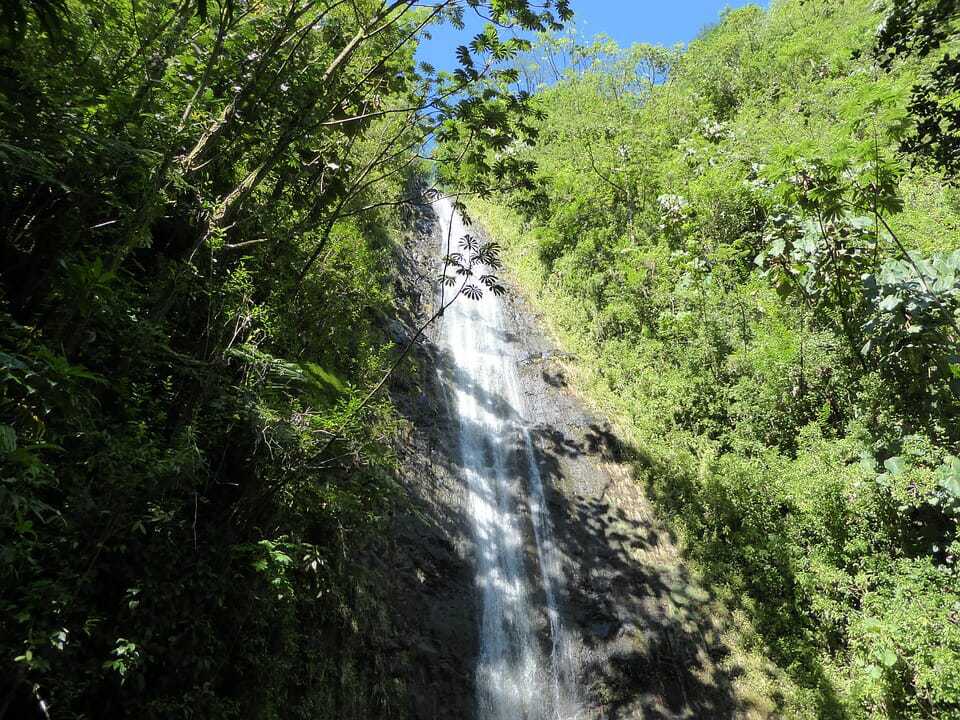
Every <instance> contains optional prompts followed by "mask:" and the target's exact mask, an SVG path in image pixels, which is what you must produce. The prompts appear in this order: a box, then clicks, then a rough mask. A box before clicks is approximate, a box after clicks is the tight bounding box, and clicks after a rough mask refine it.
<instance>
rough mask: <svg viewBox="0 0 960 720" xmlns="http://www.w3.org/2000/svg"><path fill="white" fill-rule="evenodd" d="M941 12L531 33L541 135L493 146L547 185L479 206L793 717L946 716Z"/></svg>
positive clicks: (950, 465) (949, 353)
mask: <svg viewBox="0 0 960 720" xmlns="http://www.w3.org/2000/svg"><path fill="white" fill-rule="evenodd" d="M957 18H958V6H957V3H955V2H949V1H939V2H933V1H930V2H925V1H921V2H901V1H900V0H898V1H897V2H894V3H892V4H890V5H889V6H887V7H874V6H871V4H870V3H869V2H868V1H867V0H842V1H841V0H830V1H818V0H774V2H773V3H772V6H771V8H770V9H769V10H768V11H767V10H763V9H761V8H758V7H747V8H744V9H741V10H737V11H729V12H726V13H725V14H724V16H723V19H722V21H721V22H720V23H719V24H718V25H716V26H714V27H711V28H709V29H707V30H706V31H704V32H703V33H702V34H701V36H700V37H699V38H698V39H697V40H696V41H695V42H693V43H692V44H691V45H690V46H689V47H688V48H686V49H685V50H682V51H681V50H676V49H665V48H659V47H649V46H635V47H632V48H629V49H621V48H618V47H617V46H616V45H615V44H613V43H612V42H610V41H608V40H605V39H603V38H599V39H597V40H595V41H591V42H584V41H582V40H580V39H579V38H578V37H577V36H576V35H564V36H550V37H544V38H543V39H542V41H541V42H540V44H539V46H538V47H537V48H536V50H535V52H534V53H533V54H532V55H530V56H528V57H526V58H525V59H524V60H522V61H521V62H520V63H519V65H518V69H519V70H520V71H521V78H522V79H523V80H524V81H525V82H526V83H528V88H529V89H531V90H535V91H536V97H535V106H536V107H537V108H538V109H539V110H540V112H541V117H540V119H539V121H538V122H537V123H536V124H535V129H536V130H538V131H539V137H540V142H539V143H538V145H537V146H536V147H535V148H520V147H517V148H508V149H506V151H505V152H504V154H505V155H510V156H515V157H518V158H522V159H523V160H525V161H531V162H536V163H537V165H538V166H539V169H538V171H537V173H538V174H537V176H538V188H537V190H536V191H535V192H529V191H512V192H507V193H503V194H500V195H497V196H495V197H494V198H492V199H488V200H486V201H484V202H474V203H473V209H474V212H475V214H476V215H478V216H480V217H481V218H482V219H483V220H484V222H485V224H486V225H487V226H488V228H489V229H490V230H491V231H492V232H493V234H494V235H495V236H497V237H498V238H499V239H500V240H502V241H503V242H504V245H505V246H506V247H507V248H508V252H507V256H508V257H507V261H508V263H509V264H511V265H512V266H513V268H514V270H515V272H516V275H517V277H518V279H519V280H520V282H521V284H522V285H524V286H525V287H526V288H527V289H528V290H529V292H530V294H531V296H532V297H533V299H534V302H535V303H537V304H538V305H539V306H540V307H541V308H542V309H543V310H544V311H545V313H546V315H547V317H548V318H549V320H550V321H551V323H552V325H553V327H554V329H555V330H556V331H557V332H558V334H559V335H560V337H561V338H562V340H563V341H564V342H565V343H566V344H567V345H568V348H569V349H571V350H574V351H575V352H576V353H577V355H578V356H579V358H580V362H579V367H580V372H581V373H582V376H583V381H584V387H585V388H586V390H587V392H589V393H590V394H591V395H592V397H593V398H594V399H595V400H596V401H597V402H598V403H599V404H600V405H601V407H603V408H604V409H605V410H607V411H609V412H611V413H612V414H614V415H615V416H616V417H618V418H619V420H620V427H621V431H622V434H623V441H624V443H625V445H626V446H627V448H628V450H629V452H630V454H631V457H632V458H633V460H634V464H635V469H636V477H637V479H638V481H640V482H643V483H645V485H646V487H647V488H648V490H649V492H650V494H651V496H652V497H653V499H654V500H655V502H656V503H657V504H658V505H659V507H660V508H661V509H662V510H663V511H664V512H665V514H666V515H668V516H669V517H670V518H672V521H673V524H674V527H675V528H676V529H677V531H678V532H679V533H680V534H681V535H682V537H683V539H684V542H685V546H686V548H687V550H688V552H689V553H690V555H691V556H692V557H693V558H695V560H696V561H697V563H698V565H699V566H700V567H701V568H702V569H703V571H704V573H705V575H706V577H707V579H708V580H709V581H710V582H711V584H712V586H713V588H714V589H715V590H716V592H718V593H720V594H721V595H724V596H726V597H727V598H729V600H730V602H732V603H734V604H739V605H740V606H742V608H743V609H744V610H745V611H746V613H747V615H748V616H749V617H750V618H752V620H753V622H754V623H755V625H756V627H757V629H758V630H759V633H760V637H761V638H762V641H763V648H762V650H763V651H765V652H768V653H770V655H771V656H772V658H773V659H774V660H775V661H776V662H777V663H778V664H779V665H780V666H781V667H783V668H784V669H786V670H787V671H788V673H789V675H790V676H791V678H792V680H793V681H794V682H795V683H796V686H797V688H798V689H797V690H796V691H795V692H790V693H787V692H786V688H784V693H783V695H784V697H783V698H782V701H783V703H784V705H785V707H784V708H783V710H782V712H783V714H784V715H785V716H788V717H833V718H880V717H885V718H887V717H888V718H934V717H936V718H960V569H958V560H957V559H958V557H960V538H958V535H957V521H958V518H960V459H958V457H957V456H958V455H960V424H958V421H960V392H958V391H960V388H958V385H960V356H958V352H957V351H958V342H960V331H958V322H960V192H958V189H957V186H956V184H955V181H956V170H957V157H958V156H957V148H958V147H960V146H958V144H957V143H958V141H960V122H958V117H960V109H958V108H960V106H958V95H957V89H958V87H960V75H958V65H957V60H956V57H957V54H956V53H957V49H958V46H960V43H958V31H960V22H958V19H957ZM878 27H879V30H878ZM465 172H467V173H468V174H469V173H470V172H472V168H471V167H467V168H466V169H465Z"/></svg>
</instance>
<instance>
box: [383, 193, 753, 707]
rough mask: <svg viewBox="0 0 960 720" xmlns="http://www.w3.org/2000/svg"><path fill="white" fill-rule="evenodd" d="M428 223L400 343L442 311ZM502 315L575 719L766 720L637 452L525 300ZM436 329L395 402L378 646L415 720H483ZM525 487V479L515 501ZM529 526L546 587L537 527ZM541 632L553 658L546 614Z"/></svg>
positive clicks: (455, 462)
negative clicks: (604, 416)
mask: <svg viewBox="0 0 960 720" xmlns="http://www.w3.org/2000/svg"><path fill="white" fill-rule="evenodd" d="M417 224H418V232H417V233H416V234H415V236H414V237H413V238H411V240H410V242H409V243H408V245H407V246H406V247H405V248H404V249H403V251H402V253H401V257H400V258H398V261H399V262H402V263H404V264H405V266H406V270H405V278H404V279H403V280H402V281H401V283H400V287H398V290H400V289H402V290H403V294H404V296H405V297H406V299H407V305H408V310H409V314H408V316H407V317H402V318H400V319H399V320H398V321H397V322H396V323H395V324H392V325H391V326H389V327H388V331H389V332H390V333H391V334H393V335H395V336H396V339H397V340H400V339H402V338H406V337H412V332H411V331H410V330H409V329H410V328H413V327H417V326H418V325H419V324H420V323H421V322H422V320H423V319H425V318H426V317H429V314H430V309H431V308H430V303H431V298H432V296H433V294H432V283H433V281H434V278H435V277H436V274H437V273H436V268H437V265H438V262H439V260H438V257H437V256H438V253H437V248H438V247H439V245H440V242H439V239H440V238H439V234H438V233H439V228H438V227H437V226H436V223H435V221H433V220H432V219H431V217H430V214H429V212H428V211H426V210H425V211H424V212H423V213H421V214H420V216H419V219H418V220H417ZM460 302H469V300H467V299H465V298H461V300H460ZM504 311H505V313H504V314H505V315H506V316H507V317H508V318H509V322H508V327H507V331H506V333H505V337H506V338H507V340H508V341H509V342H510V343H512V344H515V346H516V348H515V352H512V355H513V356H514V357H516V358H517V367H518V371H519V375H520V382H521V392H522V394H523V396H524V403H525V406H526V415H527V417H526V418H525V421H526V425H527V426H528V427H529V428H530V430H531V435H532V437H533V440H534V445H535V453H536V462H537V464H538V467H539V469H540V474H541V476H542V479H543V483H544V486H545V496H546V497H545V499H546V505H547V508H548V509H549V513H550V516H551V522H552V525H553V536H554V540H555V544H556V550H557V552H558V554H559V557H560V565H561V575H562V577H561V578H560V580H561V582H560V583H559V586H558V587H556V591H557V595H558V598H559V606H560V612H561V615H562V617H563V622H564V625H565V627H566V628H567V629H568V631H569V633H570V635H572V636H573V642H574V644H575V652H576V656H577V660H578V666H579V682H580V685H581V687H582V688H583V691H582V695H583V702H584V705H585V707H583V708H582V709H581V710H580V712H579V713H578V714H577V720H590V719H592V718H597V719H599V718H605V719H612V718H621V719H622V718H638V719H639V718H661V719H667V718H708V717H709V718H720V719H722V718H735V717H752V718H760V717H765V716H768V715H769V714H770V713H771V712H772V706H770V705H769V704H767V703H765V702H764V701H763V700H762V699H760V700H746V699H744V698H743V697H742V693H740V692H739V691H738V689H737V688H736V687H735V679H736V677H737V675H738V674H740V672H741V669H740V668H738V667H737V664H736V662H735V661H733V660H731V659H730V657H731V648H730V647H729V637H730V635H731V624H730V623H731V621H730V620H729V618H727V617H726V616H725V615H724V614H723V613H719V612H717V603H715V602H714V601H713V600H712V597H711V595H710V593H709V592H707V591H706V590H705V589H704V588H702V587H701V586H700V585H699V584H698V583H697V582H696V580H695V579H694V578H693V577H691V575H690V573H689V572H688V571H687V570H686V569H685V567H684V565H683V563H682V562H681V558H680V556H679V553H678V552H677V550H676V548H675V546H674V543H673V540H672V538H671V536H670V533H669V532H668V531H667V530H666V529H665V528H664V527H662V526H661V525H660V524H659V523H658V522H657V521H656V519H655V517H654V515H653V513H652V510H651V508H650V506H649V504H648V502H647V500H646V499H645V497H644V495H643V491H642V488H641V487H640V486H639V484H638V483H636V482H634V480H633V479H632V478H631V477H630V473H629V470H628V465H626V464H625V462H624V460H625V458H632V459H634V460H635V456H636V452H635V451H634V450H632V449H631V448H628V447H625V446H624V444H623V443H622V442H621V441H620V439H619V438H618V437H617V435H616V433H615V432H614V431H613V429H612V428H611V426H609V425H608V424H606V423H604V422H603V421H602V420H599V419H597V418H596V417H594V416H593V414H592V413H590V412H588V411H587V410H586V409H585V404H584V403H583V402H582V401H581V400H580V399H579V398H578V397H577V396H576V395H575V394H574V392H573V390H572V388H571V383H570V381H569V377H570V375H571V368H572V367H573V366H572V365H570V363H572V362H575V361H576V360H575V358H573V357H572V356H570V355H569V354H565V353H561V352H558V351H557V349H556V348H555V347H554V345H553V343H552V342H551V341H550V340H549V338H548V337H547V336H546V334H545V333H544V331H543V329H542V323H541V322H540V321H539V320H538V318H537V317H536V316H535V314H534V313H533V312H531V310H530V309H529V307H528V305H527V304H526V303H525V302H524V300H523V299H522V297H521V295H520V293H519V292H518V291H517V290H516V288H513V289H512V290H511V292H510V294H509V296H508V298H507V299H506V304H505V307H504ZM436 333H437V328H431V329H430V330H429V331H428V332H427V334H426V337H425V338H424V339H423V340H422V341H420V342H419V343H418V346H417V348H416V350H415V352H414V354H413V357H414V359H415V361H416V362H417V363H418V364H419V366H420V371H419V372H418V373H414V374H410V375H407V376H405V377H402V378H398V380H397V381H396V382H395V383H394V388H393V397H394V401H395V403H396V404H397V405H398V407H399V408H400V410H401V412H402V413H403V414H404V415H405V417H406V419H407V420H408V421H409V423H410V425H409V433H408V435H407V438H406V441H405V443H404V445H403V447H400V448H398V454H399V455H400V461H401V465H402V472H401V474H400V477H399V478H398V481H399V485H400V490H401V493H402V499H403V501H402V502H401V503H400V507H401V510H400V511H399V512H398V513H397V514H396V516H395V517H394V518H392V521H391V524H390V533H389V534H388V536H386V537H385V538H384V539H383V541H382V542H381V543H378V544H377V546H376V547H375V548H373V549H372V550H371V553H372V554H373V555H375V556H376V557H371V558H370V562H372V563H374V564H376V565H378V566H379V567H380V570H379V572H380V576H381V577H382V578H383V582H384V584H385V588H384V592H385V595H386V597H387V612H389V613H391V614H392V615H393V622H392V625H393V626H394V627H395V628H396V635H395V637H391V638H384V639H383V643H382V644H383V652H384V654H385V655H386V656H388V657H389V659H388V660H387V662H388V663H389V664H390V666H391V667H392V668H393V671H394V672H395V673H396V676H397V680H398V682H400V683H402V684H403V685H404V686H405V690H406V693H407V695H408V697H409V716H410V717H412V718H417V719H422V720H428V719H429V720H443V719H447V718H449V719H450V720H453V719H456V720H470V719H472V718H475V717H476V710H475V699H474V698H475V690H476V688H475V672H476V663H477V654H478V629H479V603H478V597H477V588H476V582H475V558H476V552H477V549H476V548H475V547H474V546H473V540H472V539H471V534H470V527H471V526H470V523H469V519H468V517H467V515H466V512H465V510H466V508H465V502H466V488H465V486H464V479H463V477H462V473H461V471H460V467H459V449H458V447H457V418H455V417H454V416H453V414H452V409H451V405H452V404H451V402H450V396H449V393H450V389H449V386H448V384H447V383H448V380H449V378H450V377H451V375H452V373H453V370H454V369H453V368H451V367H450V359H449V357H448V356H445V354H444V353H443V352H441V351H440V350H439V349H438V346H437V345H436V344H435V343H434V340H433V339H434V338H436V337H437V334H436ZM525 491H526V487H525V486H524V481H523V478H522V473H521V474H520V477H519V478H518V492H521V493H522V492H525ZM525 522H526V525H527V527H526V536H527V546H528V547H527V552H526V558H527V561H528V563H529V574H530V576H531V578H533V579H534V580H535V579H536V577H537V573H538V572H539V568H538V567H537V562H536V552H535V548H534V541H533V533H532V526H531V525H530V519H529V518H528V517H527V518H525ZM531 584H536V583H533V582H532V583H531ZM532 592H537V590H536V588H534V589H533V590H532ZM539 623H540V628H541V631H540V636H541V637H540V641H541V643H542V646H543V647H544V648H548V647H549V644H550V638H549V632H548V631H547V627H548V623H547V621H546V618H545V617H541V618H539ZM734 656H736V654H735V653H734ZM725 658H726V659H725ZM517 720H522V719H520V718H518V719H517ZM562 720H573V718H569V719H568V718H563V719H562Z"/></svg>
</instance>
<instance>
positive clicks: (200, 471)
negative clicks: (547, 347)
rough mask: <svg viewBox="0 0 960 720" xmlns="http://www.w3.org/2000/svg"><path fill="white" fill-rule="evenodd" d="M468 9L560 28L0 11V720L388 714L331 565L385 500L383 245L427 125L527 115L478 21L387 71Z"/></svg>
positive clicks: (507, 48)
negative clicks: (441, 48) (440, 67)
mask: <svg viewBox="0 0 960 720" xmlns="http://www.w3.org/2000/svg"><path fill="white" fill-rule="evenodd" d="M474 11H476V12H480V13H482V14H483V15H484V16H485V17H489V18H490V19H492V20H493V21H496V22H498V23H499V24H500V25H504V26H507V25H512V26H520V27H523V28H527V29H528V30H539V31H543V30H546V29H548V28H558V27H559V23H560V22H561V21H563V20H565V19H567V18H568V17H569V10H568V8H567V3H566V2H565V1H564V0H558V1H557V2H550V3H546V4H545V5H544V4H543V3H541V4H538V5H536V6H532V5H529V4H528V3H527V2H525V1H523V0H509V1H500V0H497V2H493V3H490V2H480V3H478V2H470V3H469V4H467V3H464V2H456V1H454V0H444V1H438V2H434V3H427V4H422V3H416V2H413V1H412V0H394V1H393V2H380V1H379V0H355V1H351V2H344V1H343V0H302V1H300V0H265V1H263V2H259V1H257V2H253V1H251V2H246V1H242V0H241V1H237V2H233V1H232V0H226V2H220V1H217V2H207V1H206V0H199V2H197V3H194V2H192V0H184V1H183V2H178V3H166V2H155V1H152V0H147V2H131V3H128V2H124V1H122V0H105V1H104V2H96V3H93V2H80V1H74V0H30V1H29V2H17V0H5V2H4V3H3V6H2V11H0V22H2V27H0V185H2V192H0V227H2V231H0V232H2V243H0V577H2V578H3V582H2V585H0V718H8V717H18V718H19V717H26V716H28V714H29V716H33V715H34V714H36V715H42V714H43V715H45V714H49V717H53V718H61V717H63V718H66V717H128V716H135V717H139V718H171V717H199V718H211V719H212V718H229V717H244V718H254V717H262V718H272V717H285V718H293V717H309V718H333V717H336V718H345V717H362V718H368V717H376V716H378V717H403V716H404V714H405V712H406V708H407V702H408V701H407V700H406V699H405V696H404V692H403V687H402V679H403V673H402V667H401V668H400V670H399V671H398V668H397V667H392V668H388V667H384V666H383V663H382V662H381V660H380V658H379V657H378V656H377V654H376V653H374V652H372V651H368V647H367V646H369V645H370V644H371V643H374V642H376V640H377V638H378V637H380V636H381V635H382V634H383V632H385V626H388V625H389V623H390V616H389V613H387V612H386V609H385V608H384V607H382V604H383V597H382V593H379V591H380V588H378V587H374V586H373V582H374V581H372V580H370V579H367V578H365V575H364V571H363V568H362V563H359V562H358V561H357V557H358V552H359V549H360V548H361V547H363V544H364V543H365V542H366V540H367V539H368V538H369V537H370V536H371V534H372V533H373V531H374V530H375V529H376V528H377V527H378V523H379V522H381V519H382V517H383V516H384V514H385V513H386V512H387V511H388V510H389V509H390V507H391V506H392V504H393V502H394V494H395V493H394V471H395V463H394V461H393V459H392V450H391V448H392V447H393V443H394V439H393V438H394V436H395V429H396V427H397V423H398V422H399V420H398V415H397V413H396V412H395V411H394V410H393V409H392V407H391V403H390V400H389V398H387V397H385V396H383V395H379V394H376V393H375V391H376V390H377V389H379V388H380V387H382V386H383V383H382V380H383V379H384V377H385V376H386V373H387V372H388V371H389V370H390V369H391V368H392V367H393V366H395V365H396V364H397V362H398V357H399V349H398V348H396V347H395V346H394V344H393V343H392V342H391V339H390V336H389V335H388V334H387V333H385V332H384V329H385V328H389V327H390V324H389V322H388V320H389V318H391V317H393V316H395V315H396V313H397V312H398V307H397V305H398V302H399V299H398V298H397V297H396V296H395V292H394V288H395V287H396V279H397V274H398V272H399V271H400V269H399V267H398V257H399V255H398V253H397V252H396V247H397V241H398V239H399V238H400V236H401V231H402V230H403V229H404V228H406V227H408V225H409V222H408V219H409V214H410V213H411V212H412V211H413V208H412V205H411V203H416V202H419V201H420V196H421V193H422V190H423V187H424V186H423V172H424V171H423V168H422V165H421V163H420V154H421V149H422V146H423V144H424V143H425V142H426V141H427V140H428V139H429V138H430V137H431V136H434V135H437V136H440V137H442V138H443V139H444V140H445V141H446V142H448V143H454V144H455V145H456V146H457V147H458V148H459V150H458V152H460V153H461V154H463V155H470V154H473V153H480V154H482V153H483V152H484V151H485V150H486V149H487V148H490V147H494V148H495V147H504V146H505V145H506V143H507V142H508V141H510V140H512V139H514V138H516V137H518V136H523V129H522V124H523V118H524V117H525V115H526V112H527V106H526V99H525V97H524V96H523V95H522V94H518V93H511V92H507V91H497V90H495V89H492V88H481V84H482V83H484V82H488V81H489V82H496V83H500V84H503V83H504V82H506V81H509V80H511V79H512V78H513V77H514V76H513V71H512V70H510V69H506V70H503V69H502V68H501V67H500V66H501V61H503V60H508V59H509V58H511V57H512V56H513V55H514V54H515V53H516V52H517V51H518V50H521V49H523V47H524V44H523V43H522V42H520V41H517V40H512V39H503V40H501V39H500V36H499V35H498V29H497V27H495V26H494V25H493V24H490V25H488V26H487V29H485V30H484V31H483V32H482V33H481V34H480V35H478V36H477V37H476V38H475V39H474V41H473V42H472V43H471V45H470V47H469V48H466V47H465V48H462V49H461V50H460V52H459V53H458V62H459V69H458V70H457V71H456V72H454V73H440V74H438V73H436V72H434V71H433V69H432V68H428V67H419V68H418V67H415V65H414V61H413V54H414V50H415V48H416V44H417V42H418V41H419V39H420V38H422V37H423V36H424V33H425V32H426V31H427V30H429V28H430V27H431V26H432V25H433V24H435V23H439V22H452V23H456V24H459V23H461V22H462V19H463V15H464V13H465V12H474ZM500 73H505V74H503V75H500ZM480 90H482V92H481V91H480ZM521 171H522V167H520V166H519V164H511V163H509V162H506V163H499V164H497V166H496V167H491V168H489V172H488V173H487V177H488V181H500V182H505V183H509V184H516V183H517V182H522V174H523V173H522V172H521ZM513 175H519V176H521V177H520V178H519V179H512V176H513ZM474 180H475V182H476V181H477V178H474ZM477 252H478V253H480V254H481V255H482V254H483V253H484V252H487V251H485V250H484V249H483V248H479V249H478V250H477ZM487 254H489V252H487ZM480 259H481V260H484V258H483V257H481V258H480ZM486 259H492V258H486ZM420 291H421V292H427V291H428V288H421V290H420ZM471 292H472V291H471ZM394 337H395V336H394ZM401 340H402V334H401ZM401 340H398V342H401ZM403 662H404V660H403V657H402V656H401V657H398V658H397V663H398V665H401V666H402V664H403Z"/></svg>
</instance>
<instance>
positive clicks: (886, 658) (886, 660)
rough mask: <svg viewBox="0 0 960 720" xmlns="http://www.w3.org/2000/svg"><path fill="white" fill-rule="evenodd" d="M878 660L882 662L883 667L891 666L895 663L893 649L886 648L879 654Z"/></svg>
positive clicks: (895, 655) (895, 656)
mask: <svg viewBox="0 0 960 720" xmlns="http://www.w3.org/2000/svg"><path fill="white" fill-rule="evenodd" d="M880 662H882V663H883V666H884V667H887V668H892V667H893V666H894V665H896V664H897V654H896V653H895V652H894V651H893V650H890V649H889V648H887V649H886V650H884V651H883V652H882V653H881V654H880Z"/></svg>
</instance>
